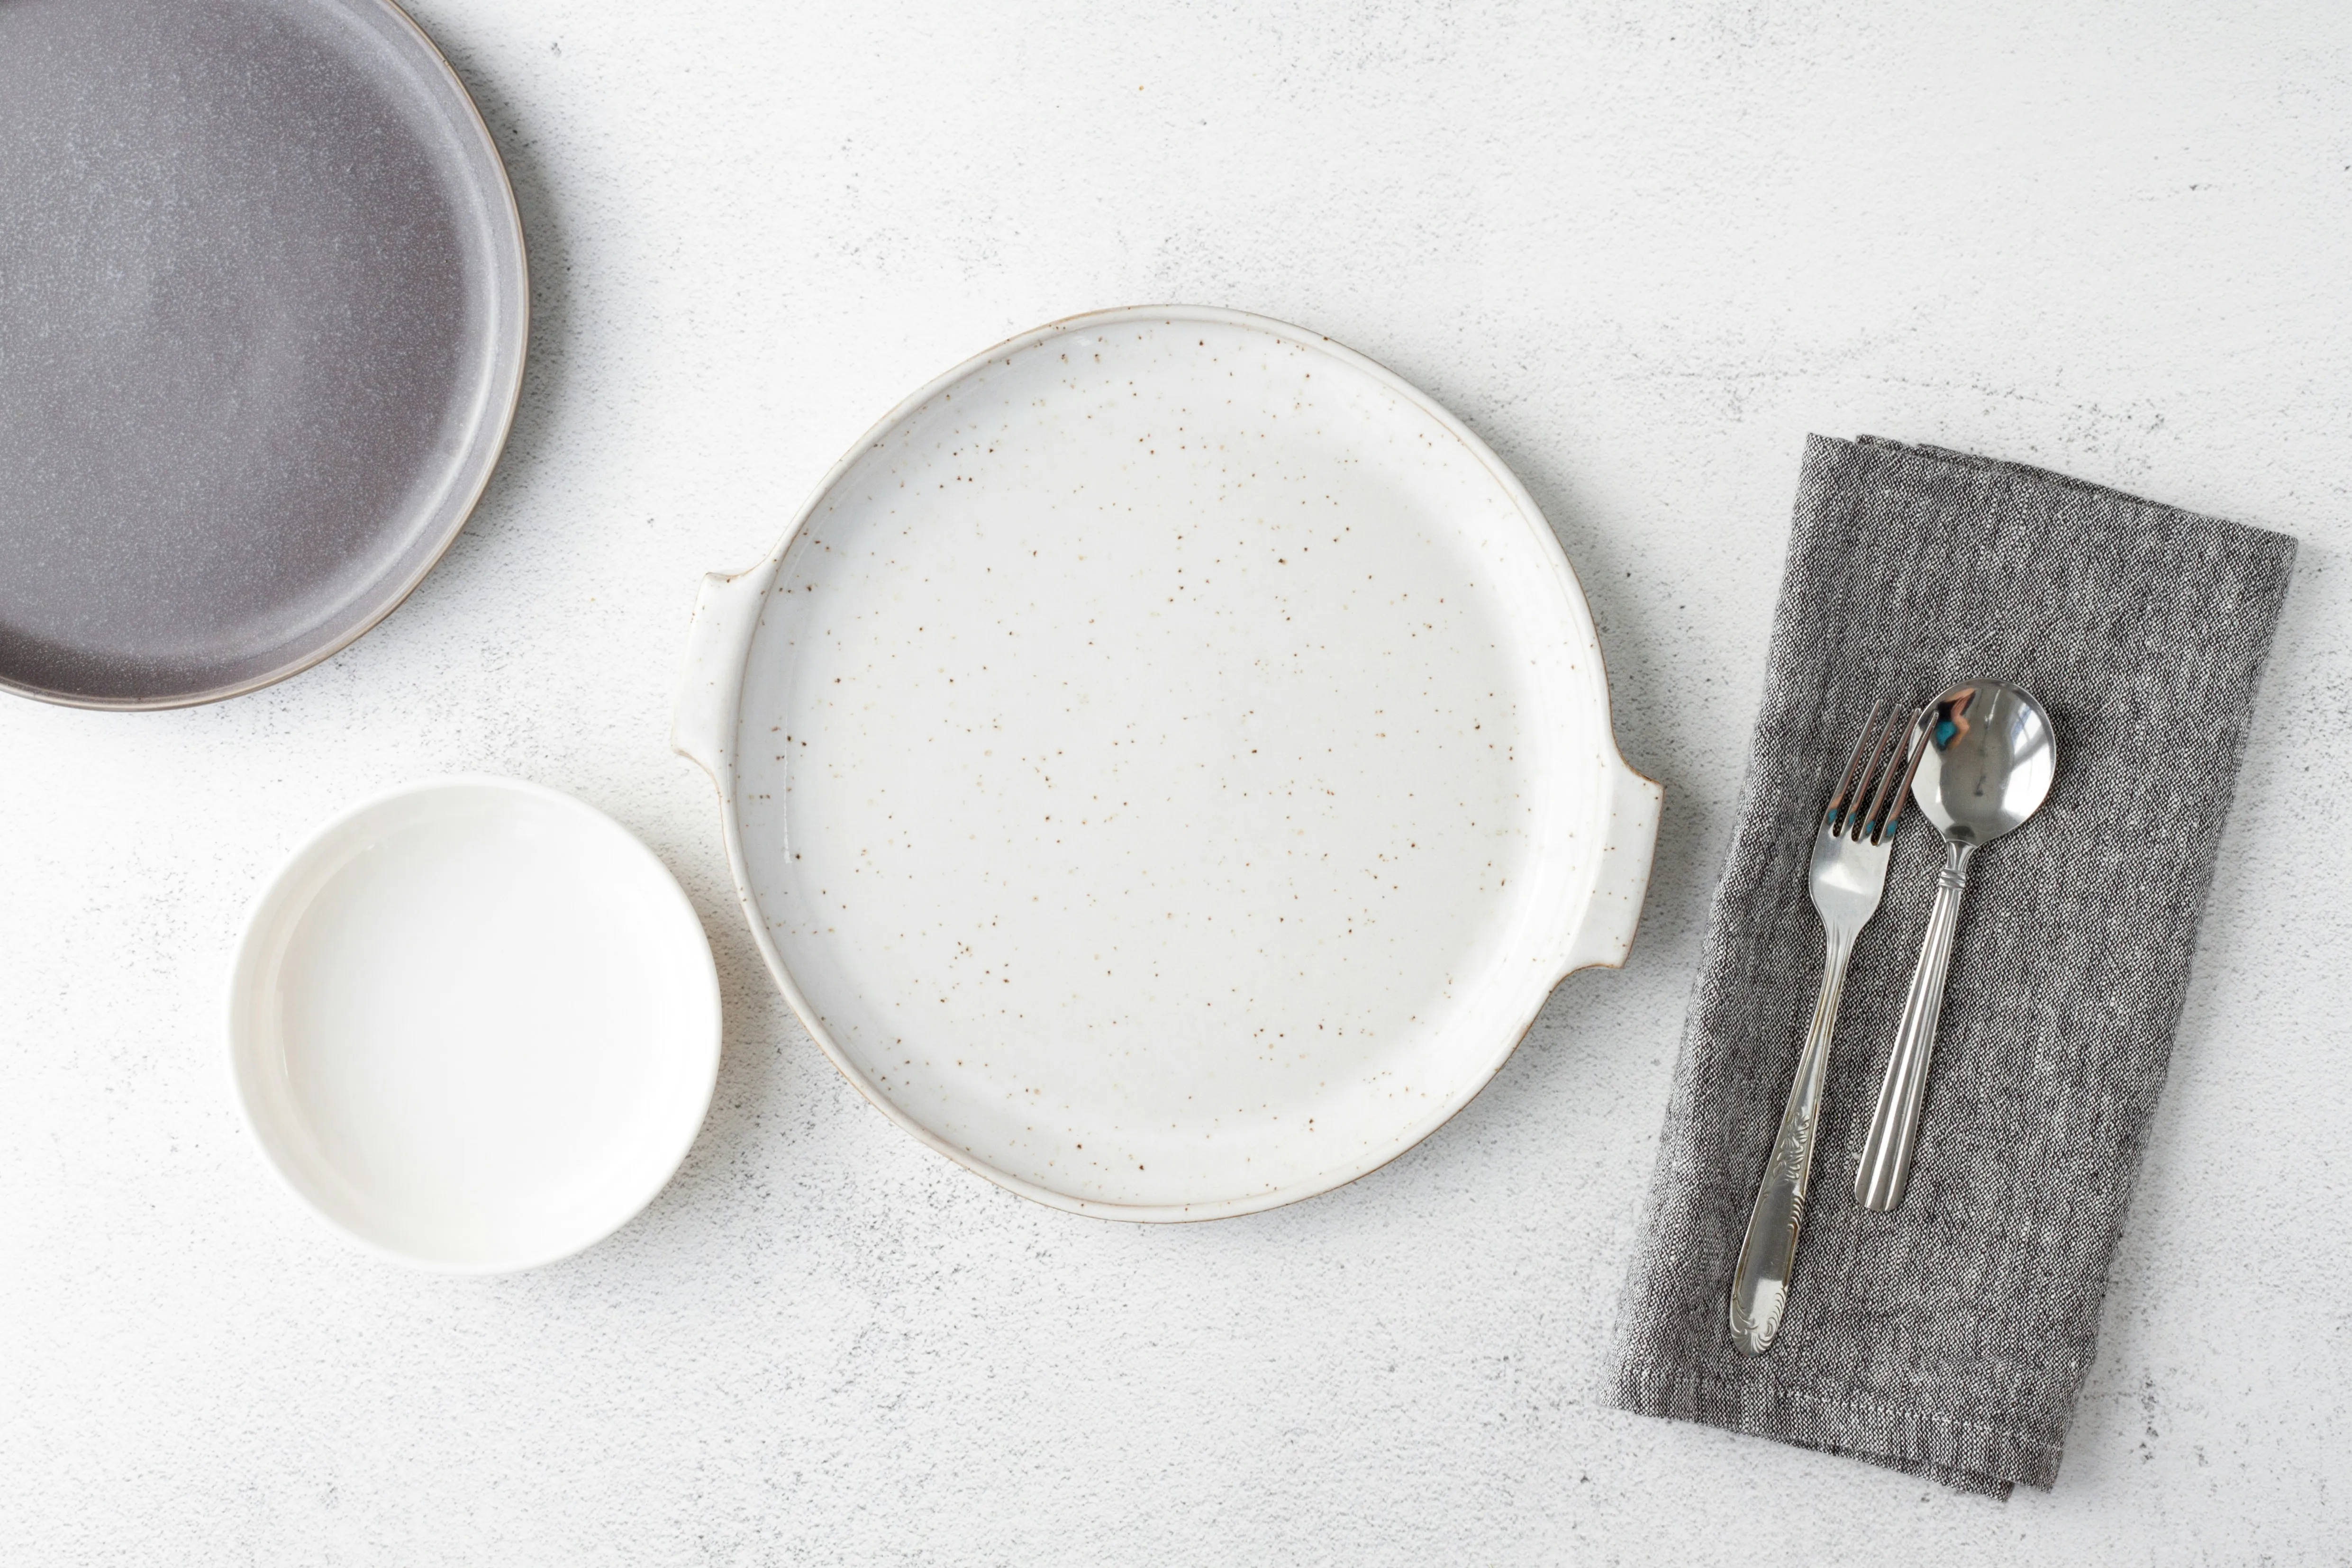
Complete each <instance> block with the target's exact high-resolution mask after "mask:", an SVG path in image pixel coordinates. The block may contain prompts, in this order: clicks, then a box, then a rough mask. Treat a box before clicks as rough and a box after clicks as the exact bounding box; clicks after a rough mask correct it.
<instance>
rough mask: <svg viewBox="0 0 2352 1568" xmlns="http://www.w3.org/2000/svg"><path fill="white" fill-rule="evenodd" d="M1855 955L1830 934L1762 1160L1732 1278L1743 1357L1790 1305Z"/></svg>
mask: <svg viewBox="0 0 2352 1568" xmlns="http://www.w3.org/2000/svg"><path fill="white" fill-rule="evenodd" d="M1852 957H1853V932H1851V931H1834V930H1833V931H1832V932H1830V933H1829V956H1828V957H1827V959H1826V960H1825V961H1824V962H1823V964H1822V990H1821V995H1820V996H1819V997H1817V998H1815V999H1814V1001H1813V1023H1812V1028H1811V1029H1810V1030H1807V1031H1806V1034H1805V1049H1804V1050H1803V1051H1801V1052H1799V1053H1798V1056H1797V1081H1796V1082H1795V1083H1793V1084H1791V1085H1790V1088H1789V1103H1788V1106H1787V1108H1786V1109H1784V1110H1783V1111H1782V1112H1781V1113H1780V1133H1779V1134H1778V1135H1777V1136H1775V1137H1774V1138H1773V1140H1772V1155H1771V1157H1770V1158H1769V1159H1768V1160H1766V1161H1765V1162H1764V1180H1763V1182H1762V1183H1761V1185H1759V1186H1758V1187H1757V1189H1756V1207H1755V1209H1754V1210H1753V1211H1752V1212H1751V1213H1750V1214H1749V1215H1748V1237H1747V1239H1746V1240H1744V1241H1742V1242H1741V1243H1740V1244H1739V1266H1738V1268H1737V1269H1735V1270H1732V1274H1731V1343H1733V1344H1734V1345H1736V1346H1738V1349H1739V1351H1740V1353H1741V1354H1745V1355H1761V1354H1764V1353H1765V1352H1766V1351H1768V1350H1769V1349H1771V1348H1772V1342H1773V1340H1775V1339H1777V1338H1778V1337H1780V1314H1781V1312H1782V1311H1783V1310H1784V1309H1786V1308H1787V1306H1788V1304H1789V1275H1790V1271H1791V1270H1793V1269H1794V1267H1795V1266H1796V1261H1797V1232H1798V1231H1799V1230H1800V1229H1801V1228H1802V1227H1803V1225H1804V1222H1805V1194H1806V1193H1807V1192H1808V1191H1809V1190H1810V1189H1811V1186H1812V1181H1813V1144H1814V1142H1815V1140H1816V1138H1817V1137H1818V1136H1819V1134H1820V1132H1821V1124H1822V1085H1823V1084H1824V1083H1825V1082H1828V1080H1829V1071H1830V1034H1831V1032H1832V1030H1834V1029H1835V1028H1836V1026H1837V1011H1838V999H1839V998H1841V997H1843V995H1844V994H1845V968H1846V962H1847V960H1849V959H1851V958H1852Z"/></svg>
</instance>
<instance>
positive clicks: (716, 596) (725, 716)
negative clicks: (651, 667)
mask: <svg viewBox="0 0 2352 1568" xmlns="http://www.w3.org/2000/svg"><path fill="white" fill-rule="evenodd" d="M775 576H776V562H775V560H774V559H773V558H770V559H767V560H763V561H761V563H760V564H759V565H757V566H755V567H753V568H751V570H749V571H739V572H736V573H734V574H733V575H731V576H730V575H729V574H727V573H725V572H718V571H713V572H707V573H705V574H704V576H703V579H702V590H701V591H700V592H699V593H698V594H697V595H696V596H695V601H694V622H693V624H692V625H690V626H688V628H687V632H686V673H685V674H683V675H681V676H679V677H678V683H677V701H676V702H675V703H673V704H672V705H671V706H670V721H669V744H670V749H672V750H673V751H676V752H677V754H678V755H679V756H681V757H684V758H688V760H690V761H692V762H695V763H697V764H698V765H699V766H700V767H701V768H702V770H703V771H704V772H705V773H708V774H709V775H710V780H711V782H712V783H714V784H716V785H718V786H719V794H721V795H722V796H723V795H725V794H727V793H728V775H729V773H730V767H729V758H728V755H727V750H728V747H729V746H730V744H732V742H733V740H734V735H735V705H736V701H737V699H738V698H739V697H740V695H741V694H742V689H743V661H744V659H745V658H746V657H747V656H748V655H749V654H750V653H751V633H752V632H754V631H756V630H758V628H759V624H760V605H761V601H763V600H765V599H766V597H767V593H768V585H769V584H770V583H772V582H773V581H774V580H775Z"/></svg>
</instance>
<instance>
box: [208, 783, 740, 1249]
mask: <svg viewBox="0 0 2352 1568" xmlns="http://www.w3.org/2000/svg"><path fill="white" fill-rule="evenodd" d="M229 1011H230V1020H229V1030H230V1050H231V1059H232V1065H233V1068H234V1071H235V1075H236V1085H237V1091H238V1095H239V1098H240V1100H241V1101H242V1103H243V1106H244V1109H245V1112H246V1114H247V1119H248V1121H249V1122H250V1124H251V1125H252V1127H253V1130H254V1133H255V1134H256V1136H257V1139H258V1140H259V1142H260V1144H261V1146H262V1149H263V1152H264V1153H265V1154H266V1155H267V1156H268V1159H269V1161H270V1163H271V1164H272V1165H273V1166H276V1167H277V1169H278V1172H279V1174H280V1175H281V1176H284V1177H285V1179H286V1181H287V1182H288V1184H289V1186H292V1187H293V1189H294V1191H295V1193H296V1194H297V1195H298V1196H299V1197H301V1198H302V1199H303V1200H304V1201H305V1202H306V1203H308V1204H309V1205H310V1207H312V1208H313V1209H315V1210H316V1211H317V1212H318V1213H319V1214H320V1216H321V1217H323V1218H325V1219H327V1221H328V1222H329V1223H330V1224H331V1225H333V1226H335V1227H336V1228H339V1229H341V1230H342V1231H344V1232H345V1233H347V1234H348V1235H350V1236H352V1238H354V1239H358V1240H360V1241H361V1242H362V1243H364V1244H366V1245H368V1246H370V1247H373V1248H374V1249H378V1250H380V1251H383V1252H385V1253H389V1254H391V1255H393V1256H394V1257H396V1258H399V1259H401V1260H405V1261H408V1262H412V1263H417V1264H422V1265H425V1266H426V1267H432V1268H440V1269H447V1270H464V1271H475V1272H488V1271H495V1270H507V1269H517V1268H526V1267H530V1266H531V1265H534V1264H537V1263H542V1262H547V1261H550V1260H553V1259H556V1258H560V1257H562V1256H565V1255H567V1254H569V1253H571V1252H574V1251H577V1250H578V1249H581V1248H583V1247H585V1246H587V1245H589V1244H590V1243H592V1242H593V1241H595V1240H597V1239H601V1238H602V1237H604V1236H605V1235H607V1234H609V1233H610V1232H612V1231H613V1230H614V1229H615V1228H618V1227H619V1226H620V1225H622V1224H623V1223H624V1222H625V1221H626V1220H627V1219H628V1218H630V1217H631V1216H632V1215H634V1214H635V1213H636V1212H637V1210H638V1209H640V1208H641V1207H644V1206H645V1204H646V1202H647V1201H648V1200H649V1199H650V1198H651V1197H653V1195H654V1194H655V1193H656V1192H658V1191H659V1190H660V1189H661V1187H662V1186H663V1185H664V1184H665V1183H666V1182H667V1180H668V1179H669V1177H670V1176H671V1175H672V1173H674V1172H675V1171H676V1169H677V1166H678V1163H679V1162H680V1161H681V1160H682V1159H683V1158H684V1157H685V1155H686V1151H687V1149H688V1146H689V1145H691V1143H692V1141H693V1138H694V1135H695V1133H696V1130H697V1129H698V1127H699V1126H700V1124H701V1121H702V1117H703V1113H704V1112H705V1110H706V1109H707V1108H708V1105H709V1096H710V1089H711V1084H712V1082H713V1081H714V1078H715V1076H716V1073H717V1069H718V1060H719V998H718V984H717V978H716V975H715V972H714V970H713V968H712V966H711V960H710V951H709V945H708V943H707V942H706V940H705V938H704V936H703V933H702V928H701V925H700V923H699V922H698V920H697V918H696V917H695V915H694V913H693V910H692V907H691V906H690V905H689V904H688V902H687V900H686V897H685V895H684V894H683V893H681V892H680V891H679V889H678V887H677V883H676V882H675V881H674V880H673V879H672V878H671V877H670V875H669V873H668V872H667V870H666V869H665V868H664V867H663V866H662V865H661V863H660V862H658V861H656V859H655V858H654V856H653V855H652V854H651V853H650V852H647V851H646V849H645V847H644V846H643V845H641V844H639V843H638V842H637V841H635V839H634V838H632V837H630V835H629V834H628V833H627V832H626V831H624V830H623V829H621V828H620V827H619V826H618V825H616V824H615V823H614V822H613V821H610V820H609V819H607V818H605V817H604V816H602V815H601V814H599V813H597V812H596V811H594V810H591V809H590V808H588V807H586V806H584V805H583V804H581V803H580V802H578V801H576V800H571V799H569V798H568V797H565V796H562V795H558V794H555V793H553V792H552V791H549V790H544V789H537V788H535V787H532V786H529V785H522V784H518V783H514V782H512V781H507V780H497V779H465V780H452V781H446V782H442V783H436V784H433V785H429V786H424V787H420V788H417V789H410V790H405V791H403V792H401V793H399V794H396V795H393V796H388V797H385V798H383V799H381V800H375V801H373V802H371V803H369V804H367V805H364V806H362V807H361V808H359V809H358V810H354V811H352V812H351V813H349V814H347V815H346V816H344V817H342V818H341V819H339V820H338V821H335V822H333V823H331V824H330V825H329V826H328V827H327V828H326V829H325V830H323V831H321V832H320V834H319V835H318V836H317V837H315V838H314V839H312V840H311V841H310V843H309V844H307V845H305V846H304V847H303V848H302V849H301V850H300V851H299V852H297V853H296V855H295V856H294V858H293V859H292V860H291V861H290V862H289V863H288V865H287V866H286V868H285V869H284V870H283V871H282V872H281V873H279V874H278V878H277V880H276V882H275V883H273V884H272V885H271V886H270V888H269V890H268V892H267V893H266V894H264V895H263V897H262V899H261V902H260V904H258V905H257V909H256V911H255V914H254V916H253V919H252V922H251V924H250V925H249V926H248V928H247V933H246V936H245V940H244V943H243V945H242V946H241V947H240V949H239V952H238V955H237V959H236V968H235V972H234V977H233V980H232V988H231V995H230V1009H229Z"/></svg>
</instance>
